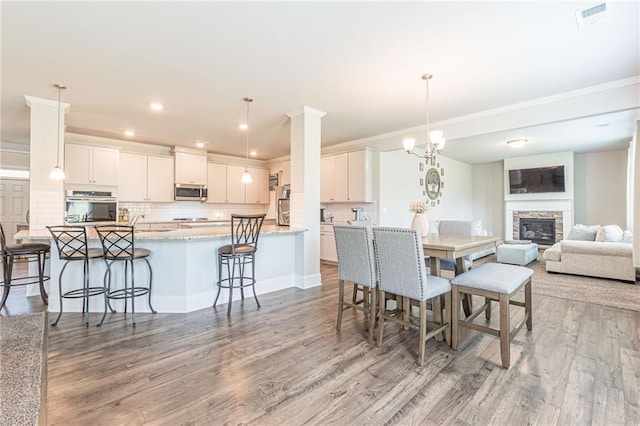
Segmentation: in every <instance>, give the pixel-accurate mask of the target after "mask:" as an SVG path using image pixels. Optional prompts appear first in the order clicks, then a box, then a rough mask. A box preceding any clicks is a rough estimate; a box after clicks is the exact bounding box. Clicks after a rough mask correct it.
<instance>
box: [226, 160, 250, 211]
mask: <svg viewBox="0 0 640 426" xmlns="http://www.w3.org/2000/svg"><path fill="white" fill-rule="evenodd" d="M243 173H244V167H242V166H227V203H244V192H245V186H246V185H245V184H244V183H242V182H241V181H240V179H242V174H243Z"/></svg>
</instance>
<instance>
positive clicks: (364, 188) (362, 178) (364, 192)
mask: <svg viewBox="0 0 640 426" xmlns="http://www.w3.org/2000/svg"><path fill="white" fill-rule="evenodd" d="M348 156H349V184H348V190H349V194H348V197H347V198H348V201H349V202H357V203H362V202H365V203H367V202H371V201H373V195H372V192H373V191H372V183H373V170H372V154H371V151H369V150H362V151H355V152H350V153H349V154H348Z"/></svg>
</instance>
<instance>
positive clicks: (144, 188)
mask: <svg viewBox="0 0 640 426" xmlns="http://www.w3.org/2000/svg"><path fill="white" fill-rule="evenodd" d="M118 200H119V201H128V202H171V201H173V158H170V157H155V156H146V155H141V154H130V153H124V152H123V153H121V154H120V172H119V173H118Z"/></svg>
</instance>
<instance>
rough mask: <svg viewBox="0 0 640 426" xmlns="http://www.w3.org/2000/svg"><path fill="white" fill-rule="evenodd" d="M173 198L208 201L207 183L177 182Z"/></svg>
mask: <svg viewBox="0 0 640 426" xmlns="http://www.w3.org/2000/svg"><path fill="white" fill-rule="evenodd" d="M173 199H174V200H176V201H200V202H205V201H207V186H206V185H186V184H183V183H176V187H175V191H174V194H173Z"/></svg>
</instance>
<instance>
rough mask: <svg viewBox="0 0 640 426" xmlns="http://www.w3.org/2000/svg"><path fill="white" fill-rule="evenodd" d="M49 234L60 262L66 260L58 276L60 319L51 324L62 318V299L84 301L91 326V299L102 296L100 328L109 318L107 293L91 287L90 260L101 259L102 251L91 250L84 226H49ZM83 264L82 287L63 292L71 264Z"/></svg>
mask: <svg viewBox="0 0 640 426" xmlns="http://www.w3.org/2000/svg"><path fill="white" fill-rule="evenodd" d="M47 229H48V230H49V232H51V235H52V236H53V240H54V241H55V243H56V247H57V248H58V256H59V258H60V260H64V261H65V263H64V266H63V267H62V269H61V270H60V275H59V276H58V293H59V294H60V312H59V313H58V317H57V318H56V320H55V321H54V322H53V323H52V324H51V326H52V327H55V326H56V325H58V321H60V317H61V316H62V299H82V312H84V323H85V324H86V325H89V298H90V297H91V296H98V295H100V294H102V296H103V297H104V314H103V315H102V320H100V323H99V324H98V327H100V326H101V325H102V323H103V322H104V319H105V317H106V316H107V292H106V289H105V287H104V286H100V287H95V286H94V287H91V286H90V285H89V281H90V279H89V277H90V273H89V272H90V271H89V264H90V262H89V261H90V260H93V259H101V258H102V249H99V248H89V247H88V246H87V229H86V228H85V227H84V226H66V225H61V226H47ZM80 261H82V263H83V270H82V274H83V278H82V287H80V288H74V289H72V290H69V291H66V292H64V293H63V292H62V276H63V274H64V271H65V270H66V269H67V266H69V263H71V262H80Z"/></svg>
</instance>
